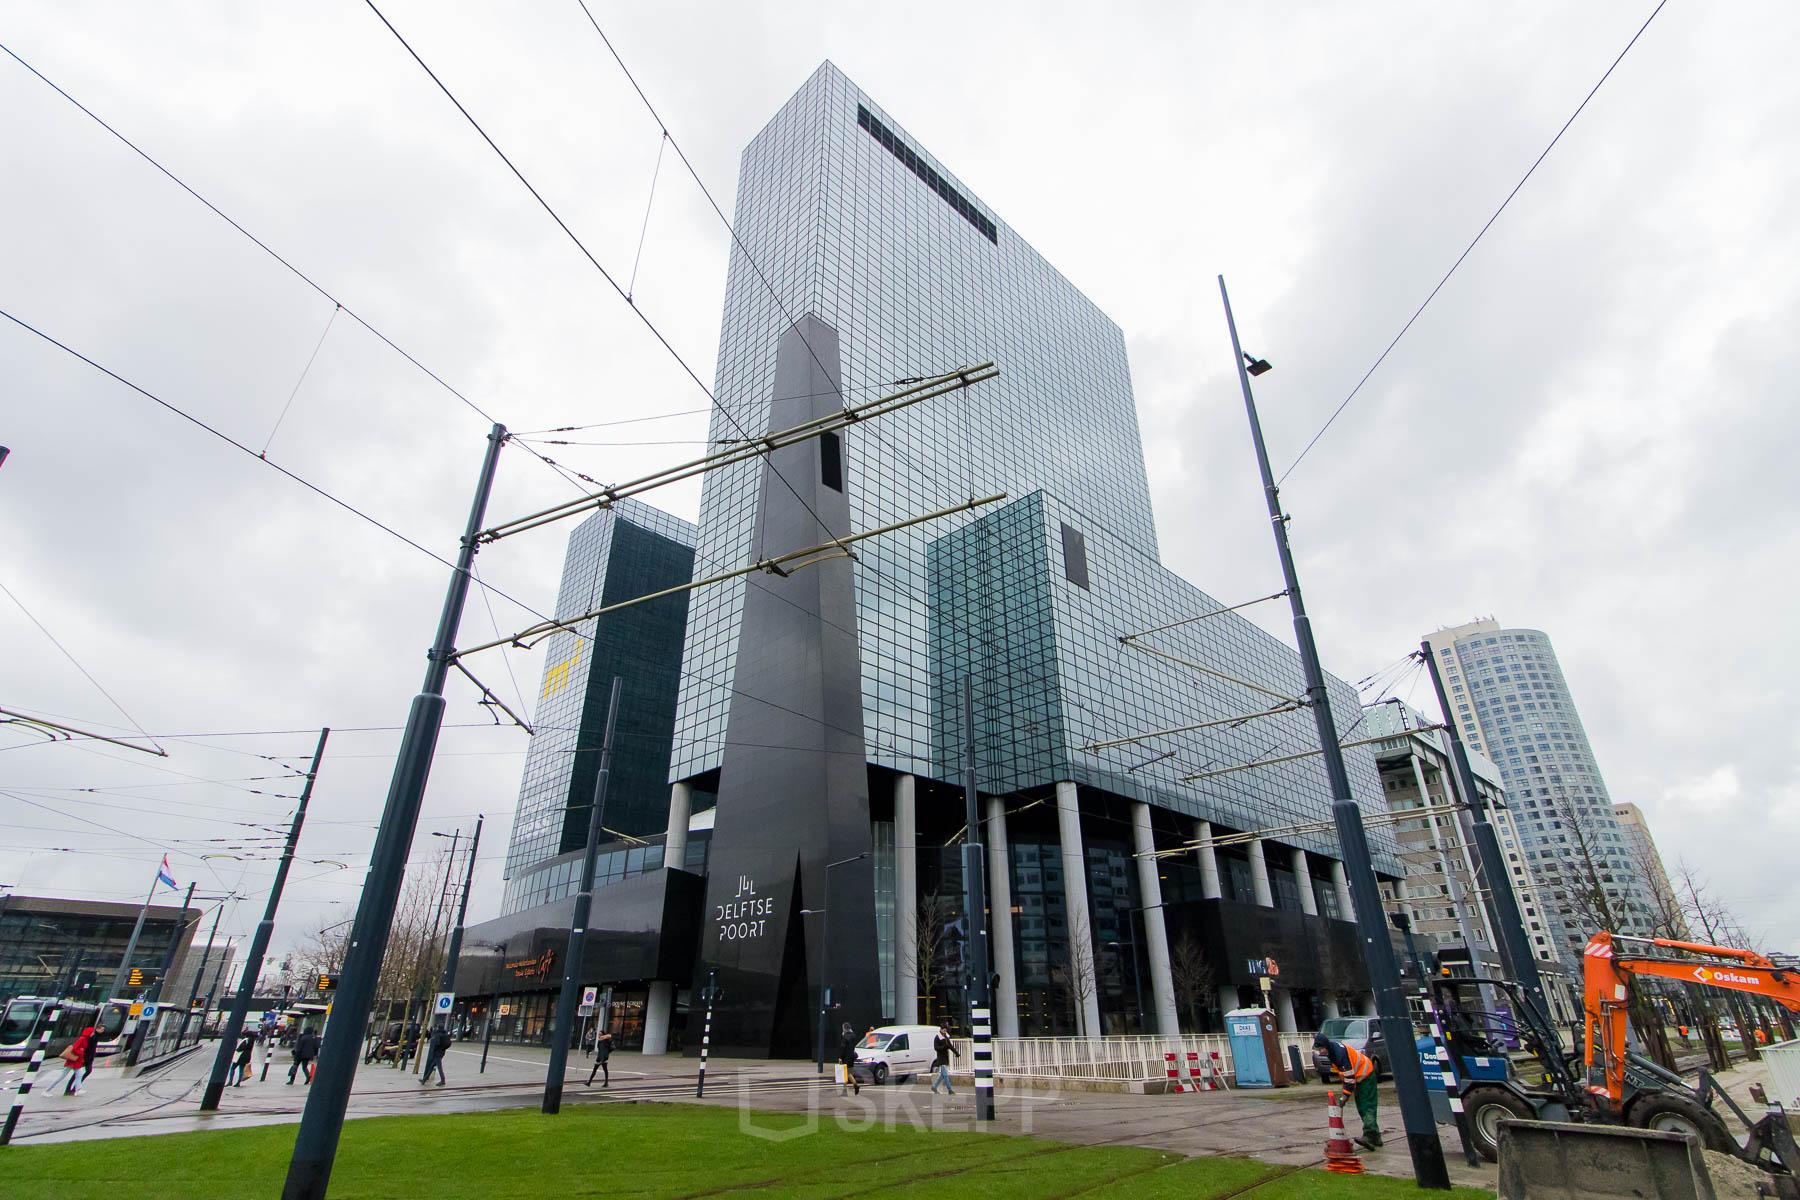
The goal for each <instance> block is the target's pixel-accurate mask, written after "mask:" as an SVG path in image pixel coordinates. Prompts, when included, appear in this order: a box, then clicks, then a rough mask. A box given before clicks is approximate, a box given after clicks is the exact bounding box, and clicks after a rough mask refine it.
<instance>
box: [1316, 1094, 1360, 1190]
mask: <svg viewBox="0 0 1800 1200" xmlns="http://www.w3.org/2000/svg"><path fill="white" fill-rule="evenodd" d="M1340 1095H1341V1094H1340V1093H1339V1092H1337V1091H1331V1092H1327V1093H1326V1094H1325V1124H1326V1131H1325V1169H1326V1170H1327V1171H1335V1172H1337V1173H1338V1174H1339V1175H1361V1174H1362V1173H1363V1164H1362V1159H1361V1158H1360V1157H1358V1156H1357V1153H1356V1150H1355V1148H1354V1147H1353V1146H1351V1144H1350V1138H1349V1137H1348V1136H1347V1135H1346V1134H1345V1133H1344V1106H1343V1102H1342V1101H1341V1099H1340Z"/></svg>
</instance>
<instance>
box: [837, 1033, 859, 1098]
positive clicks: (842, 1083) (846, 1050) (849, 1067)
mask: <svg viewBox="0 0 1800 1200" xmlns="http://www.w3.org/2000/svg"><path fill="white" fill-rule="evenodd" d="M857 1040H858V1039H857V1036H856V1030H855V1029H854V1028H852V1027H851V1025H850V1023H849V1022H848V1021H846V1022H844V1027H843V1028H842V1029H840V1030H838V1060H837V1077H838V1080H837V1085H838V1095H840V1096H842V1095H845V1094H846V1093H845V1091H844V1088H845V1087H849V1088H851V1089H853V1090H854V1091H855V1093H856V1094H857V1095H858V1096H860V1095H862V1083H861V1081H860V1080H858V1079H857V1078H856V1043H857Z"/></svg>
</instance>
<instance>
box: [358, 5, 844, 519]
mask: <svg viewBox="0 0 1800 1200" xmlns="http://www.w3.org/2000/svg"><path fill="white" fill-rule="evenodd" d="M363 3H364V4H366V5H367V6H368V8H369V11H370V12H372V13H374V14H375V16H376V17H377V18H378V19H379V20H380V21H381V23H382V24H383V25H385V26H386V27H387V30H388V32H389V33H391V34H393V35H394V38H395V40H396V41H398V42H399V43H400V45H401V46H402V47H403V48H404V49H405V50H406V52H407V54H409V55H411V56H412V60H413V61H414V62H416V63H418V64H419V68H420V69H421V70H423V71H424V72H425V74H426V75H427V76H429V77H430V79H431V82H433V83H435V84H436V85H437V87H438V90H439V91H441V92H443V93H444V96H445V98H446V99H448V100H449V101H450V103H451V104H453V105H454V106H455V107H456V111H457V112H459V113H461V114H462V116H463V119H464V120H466V121H468V123H469V125H470V127H472V128H473V129H474V130H475V132H476V133H478V134H480V135H481V140H482V141H484V142H486V143H487V144H488V148H489V149H491V150H492V151H493V152H494V153H495V154H496V155H498V156H499V158H500V161H501V162H503V163H505V164H506V168H507V170H509V171H511V172H512V173H513V175H514V177H515V178H517V179H518V181H519V182H520V183H522V184H524V185H525V190H526V191H528V192H530V193H531V197H532V199H534V200H536V201H537V202H538V206H539V207H540V208H542V209H543V210H544V211H545V212H546V213H548V214H549V215H550V219H551V220H552V221H555V222H556V225H557V228H559V229H561V230H562V231H563V233H564V234H566V235H567V236H568V239H569V241H571V242H572V243H574V245H575V248H576V249H577V250H579V251H580V252H581V255H582V257H583V258H585V259H587V261H588V263H589V265H590V266H592V267H593V268H594V270H596V271H598V272H599V273H600V277H601V278H602V279H604V280H605V281H606V283H607V286H608V287H610V288H612V290H613V291H614V292H616V293H618V296H619V298H620V299H621V300H623V301H625V306H626V307H627V308H629V309H630V310H631V311H632V312H633V313H634V314H635V315H636V316H637V318H638V320H639V321H640V322H642V324H643V326H644V328H645V329H648V330H649V331H650V334H651V336H652V337H654V338H655V339H656V340H657V342H658V343H660V344H661V346H662V348H663V349H664V350H667V351H668V352H669V356H670V357H671V358H673V359H674V360H675V362H676V365H678V366H679V367H680V368H681V370H682V372H683V373H684V374H686V375H687V377H688V378H689V379H691V380H693V381H694V385H695V386H696V387H698V388H699V389H700V391H701V392H702V393H703V394H704V395H705V396H706V398H707V399H708V400H710V401H711V402H712V404H713V407H714V408H716V409H717V410H718V411H719V412H720V413H721V414H722V415H723V416H724V417H725V419H726V420H728V421H730V422H731V424H732V427H733V428H735V429H736V430H737V431H738V433H739V434H740V435H742V436H743V437H744V438H745V439H747V440H753V439H750V434H749V432H748V431H747V430H746V429H745V428H744V426H743V424H742V422H740V421H739V420H738V419H737V417H736V416H735V415H734V414H733V413H732V411H731V409H730V407H729V406H727V405H726V404H725V403H724V402H722V401H721V400H720V399H719V397H718V396H717V395H716V394H715V393H714V392H713V390H712V388H710V387H709V386H707V384H706V381H705V380H703V379H701V378H700V376H699V374H698V372H696V371H695V370H694V368H693V367H691V366H690V365H688V361H687V359H685V358H683V357H682V356H681V352H680V351H678V350H676V349H675V345H674V343H672V342H670V341H669V339H668V338H667V337H666V336H665V335H664V334H663V332H662V330H661V329H659V328H657V325H656V322H654V321H652V320H651V319H650V317H649V315H648V314H647V313H645V312H644V310H643V309H642V308H640V307H638V305H637V304H636V303H635V302H634V301H633V300H632V299H631V295H630V293H629V292H627V291H626V290H625V289H624V288H622V287H620V286H619V281H618V280H617V279H615V278H614V277H613V275H612V272H610V271H608V270H607V269H606V268H605V267H604V266H602V265H601V263H600V260H599V259H598V258H596V257H594V253H593V251H591V250H589V249H588V248H587V243H585V242H583V241H582V240H581V238H580V237H578V236H577V235H576V233H575V231H574V230H573V229H571V228H569V225H568V222H566V221H564V220H563V219H562V217H561V216H560V215H559V214H558V213H557V211H556V209H554V208H552V207H551V205H550V202H549V201H548V200H545V199H544V197H543V194H542V193H540V192H539V191H538V190H537V188H536V187H535V186H533V185H532V182H531V180H529V179H527V178H526V177H525V173H524V172H523V171H521V170H519V168H518V167H517V166H515V165H514V164H513V161H512V159H510V158H508V157H507V155H506V152H505V151H504V150H502V149H500V146H499V143H497V142H495V141H494V139H493V138H491V137H489V136H488V132H487V130H486V129H483V128H482V126H481V123H480V122H479V121H477V120H476V119H475V117H474V115H473V114H472V113H470V112H469V110H468V109H467V108H465V107H463V103H462V101H461V100H458V99H457V98H456V93H454V92H452V91H451V90H450V89H449V87H448V86H446V85H445V83H444V81H443V80H442V79H439V78H438V75H437V72H435V71H433V70H432V69H431V67H430V66H429V65H428V64H427V63H426V62H425V60H424V59H423V58H422V57H420V55H419V52H418V51H417V50H414V49H413V48H412V44H411V43H410V42H408V41H407V40H406V38H405V37H403V36H401V33H400V31H399V30H398V29H396V28H394V24H393V22H392V21H389V20H388V19H387V17H386V16H385V15H384V14H383V13H382V11H381V9H379V8H377V7H376V6H375V2H374V0H363ZM671 142H672V139H671ZM677 153H679V150H677ZM815 361H816V360H815ZM763 460H764V461H765V462H768V463H769V470H770V471H771V472H772V473H773V474H774V475H775V477H776V478H777V479H780V480H781V482H782V483H783V485H785V486H786V487H787V489H788V490H789V491H790V492H792V493H793V494H794V498H795V499H796V500H798V501H799V502H800V505H801V507H803V508H804V509H806V511H807V512H808V513H809V514H810V515H811V516H812V519H813V521H814V522H815V523H816V524H817V525H818V527H819V529H820V530H821V531H822V532H824V534H825V535H826V536H827V537H828V538H829V537H830V536H831V530H830V528H829V527H828V526H827V525H826V524H825V521H824V518H822V517H820V516H819V514H818V511H817V510H816V509H814V508H813V506H812V505H811V504H810V503H808V502H807V500H806V498H805V497H804V496H802V495H801V494H800V492H799V490H798V489H796V488H795V487H794V485H793V484H792V483H790V482H788V479H787V477H786V476H785V475H783V474H782V473H781V472H780V471H777V470H775V469H774V464H773V463H772V462H771V461H770V459H769V457H768V454H767V452H766V451H765V452H764V453H763Z"/></svg>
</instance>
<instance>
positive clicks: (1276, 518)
mask: <svg viewBox="0 0 1800 1200" xmlns="http://www.w3.org/2000/svg"><path fill="white" fill-rule="evenodd" d="M1219 298H1220V300H1222V301H1223V302H1224V305H1225V324H1226V327H1227V329H1228V330H1229V331H1230V333H1231V357H1232V361H1233V362H1234V363H1235V364H1236V365H1237V373H1238V384H1239V386H1240V387H1241V388H1242V389H1243V393H1244V411H1245V413H1246V415H1247V416H1248V417H1249V419H1250V438H1251V441H1252V442H1254V443H1255V446H1256V465H1257V469H1258V470H1259V471H1260V472H1261V474H1262V485H1263V497H1264V499H1265V500H1266V501H1267V502H1268V507H1269V526H1270V531H1271V532H1272V533H1273V534H1274V535H1275V551H1276V554H1277V555H1278V556H1279V558H1280V559H1281V576H1282V583H1283V585H1284V587H1285V588H1286V591H1287V598H1288V606H1289V607H1290V608H1291V609H1292V610H1293V614H1294V641H1295V642H1296V644H1297V646H1298V649H1299V651H1300V666H1301V669H1302V671H1303V672H1304V674H1305V677H1306V704H1307V707H1308V708H1310V709H1312V714H1313V722H1314V724H1315V726H1316V727H1317V729H1318V735H1319V750H1320V753H1321V754H1322V756H1323V758H1324V762H1325V775H1326V778H1327V779H1328V780H1329V781H1330V784H1331V815H1332V820H1333V823H1334V824H1335V825H1336V826H1337V836H1338V847H1339V850H1340V852H1341V853H1342V854H1343V856H1344V858H1343V862H1344V872H1345V874H1346V876H1347V877H1348V881H1349V884H1350V899H1351V903H1352V904H1353V905H1354V906H1355V908H1356V916H1357V927H1358V931H1359V933H1360V934H1361V936H1362V942H1363V961H1364V962H1365V963H1367V964H1368V969H1369V983H1370V985H1371V986H1372V987H1373V988H1374V990H1375V1011H1376V1012H1377V1013H1378V1014H1379V1015H1380V1018H1381V1028H1382V1032H1383V1034H1384V1035H1385V1036H1386V1038H1387V1044H1388V1045H1389V1046H1392V1047H1395V1048H1396V1049H1399V1048H1403V1047H1406V1046H1410V1045H1412V1042H1413V1034H1412V1022H1411V1020H1409V1019H1408V1017H1407V1011H1406V1000H1405V998H1404V997H1403V996H1402V995H1401V991H1400V965H1399V963H1398V962H1397V961H1396V960H1395V958H1394V944H1393V942H1392V941H1390V940H1389V939H1388V932H1387V927H1386V925H1385V923H1384V922H1383V920H1382V908H1381V892H1380V889H1379V887H1378V886H1377V885H1376V882H1375V867H1374V863H1373V862H1372V861H1371V860H1370V858H1369V841H1368V835H1367V833H1366V831H1365V830H1364V829H1363V820H1362V810H1361V809H1360V808H1358V807H1357V805H1356V800H1355V798H1354V797H1353V796H1352V795H1351V793H1350V774H1349V771H1348V770H1347V769H1346V768H1345V766H1344V752H1343V749H1342V747H1340V746H1339V744H1338V738H1339V734H1338V729H1337V722H1336V721H1335V720H1334V719H1333V717H1332V715H1331V694H1330V693H1329V692H1328V691H1327V690H1326V687H1325V672H1324V669H1323V668H1322V667H1321V666H1320V665H1319V648H1318V645H1317V644H1316V643H1315V642H1314V641H1313V632H1312V621H1311V619H1310V618H1309V617H1308V616H1307V615H1306V603H1305V601H1304V600H1302V599H1301V595H1300V575H1299V572H1298V571H1297V570H1296V569H1295V566H1294V554H1293V550H1292V549H1291V548H1290V547H1289V545H1288V531H1287V521H1288V519H1287V514H1286V513H1284V512H1282V511H1281V492H1280V489H1279V487H1278V486H1277V484H1276V482H1275V473H1274V471H1273V470H1271V469H1270V467H1269V451H1268V448H1267V447H1266V446H1264V445H1263V435H1262V422H1261V421H1260V420H1259V419H1258V418H1257V415H1256V399H1255V397H1254V396H1252V395H1251V392H1250V375H1251V373H1255V374H1257V375H1261V374H1263V373H1264V372H1265V371H1267V370H1269V363H1268V360H1266V359H1261V358H1252V357H1251V356H1250V355H1248V354H1245V353H1244V348H1243V346H1242V345H1240V344H1239V342H1238V332H1237V321H1236V319H1235V318H1234V317H1233V316H1232V314H1231V296H1230V294H1229V293H1227V292H1226V290H1225V277H1224V276H1223V275H1221V276H1219ZM1392 1059H1393V1063H1392V1065H1393V1072H1394V1086H1395V1089H1396V1090H1397V1091H1398V1092H1399V1093H1400V1115H1401V1118H1402V1120H1403V1122H1404V1124H1405V1127H1406V1142H1407V1149H1408V1150H1409V1151H1410V1153H1411V1155H1412V1165H1413V1177H1414V1179H1415V1180H1416V1181H1417V1182H1418V1184H1419V1186H1420V1187H1425V1188H1433V1189H1439V1190H1445V1191H1448V1190H1449V1187H1450V1172H1449V1169H1448V1168H1447V1167H1446V1166H1445V1164H1444V1147H1443V1144H1442V1143H1441V1142H1439V1141H1438V1134H1437V1124H1436V1121H1435V1119H1434V1118H1433V1116H1432V1113H1431V1097H1430V1096H1429V1095H1428V1094H1427V1092H1426V1091H1425V1074H1424V1071H1423V1070H1422V1069H1421V1068H1420V1066H1419V1056H1418V1055H1416V1054H1404V1053H1396V1054H1394V1055H1392Z"/></svg>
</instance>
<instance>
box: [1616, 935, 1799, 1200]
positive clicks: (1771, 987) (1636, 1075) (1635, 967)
mask: <svg viewBox="0 0 1800 1200" xmlns="http://www.w3.org/2000/svg"><path fill="white" fill-rule="evenodd" d="M1634 978H1650V979H1667V980H1671V981H1673V982H1676V983H1687V984H1699V985H1701V986H1703V987H1716V988H1724V989H1726V990H1728V991H1735V992H1745V993H1748V994H1750V995H1754V996H1767V997H1769V998H1770V999H1772V1000H1774V1001H1776V1002H1777V1003H1779V1004H1781V1005H1782V1006H1783V1007H1785V1008H1787V1009H1788V1010H1789V1011H1791V1012H1796V1013H1800V965H1796V964H1793V963H1789V964H1785V965H1784V964H1781V963H1777V962H1774V961H1773V960H1771V959H1769V958H1766V957H1764V956H1763V955H1761V954H1758V953H1756V952H1755V951H1754V950H1739V949H1736V948H1734V947H1730V946H1710V945H1707V944H1705V943H1703V942H1684V941H1678V940H1676V939H1673V938H1640V937H1629V936H1626V935H1623V934H1616V933H1608V932H1604V931H1603V932H1600V933H1596V934H1595V935H1594V936H1593V937H1591V938H1589V939H1588V944H1587V949H1586V950H1585V951H1584V952H1583V958H1582V985H1583V986H1582V993H1583V1008H1584V1009H1585V1012H1586V1017H1587V1023H1586V1038H1585V1045H1584V1047H1583V1051H1582V1059H1583V1063H1584V1064H1585V1066H1586V1069H1587V1080H1586V1092H1587V1094H1586V1096H1585V1097H1584V1100H1585V1105H1584V1106H1585V1107H1587V1108H1588V1109H1589V1110H1590V1113H1591V1117H1590V1119H1597V1120H1601V1121H1617V1122H1623V1123H1627V1124H1631V1125H1635V1126H1637V1127H1639V1128H1640V1129H1657V1130H1665V1131H1669V1132H1675V1133H1686V1134H1691V1135H1693V1136H1694V1137H1696V1138H1697V1139H1698V1140H1699V1141H1700V1142H1701V1144H1702V1145H1704V1146H1706V1147H1707V1148H1708V1149H1712V1150H1719V1151H1723V1152H1725V1153H1728V1154H1735V1155H1737V1156H1738V1157H1739V1158H1742V1159H1744V1160H1745V1161H1747V1162H1751V1163H1754V1164H1756V1165H1758V1166H1761V1167H1763V1168H1765V1169H1767V1170H1770V1171H1773V1172H1777V1173H1779V1174H1782V1175H1786V1176H1789V1178H1787V1179H1784V1180H1783V1181H1782V1182H1783V1183H1784V1184H1785V1185H1786V1187H1785V1188H1784V1189H1783V1190H1782V1191H1781V1192H1780V1194H1784V1195H1786V1194H1793V1193H1794V1192H1795V1191H1796V1190H1797V1189H1795V1188H1794V1185H1793V1180H1792V1178H1791V1176H1792V1174H1793V1173H1794V1172H1795V1171H1796V1170H1800V1148H1797V1147H1796V1145H1795V1142H1794V1138H1793V1135H1792V1134H1791V1133H1790V1132H1789V1127H1788V1123H1787V1118H1786V1114H1785V1113H1783V1112H1782V1111H1781V1107H1780V1105H1778V1104H1777V1105H1770V1106H1769V1111H1768V1113H1767V1114H1766V1115H1765V1116H1764V1117H1763V1118H1762V1119H1761V1120H1758V1121H1754V1122H1753V1121H1751V1120H1750V1118H1749V1117H1748V1116H1747V1115H1745V1113H1744V1111H1743V1109H1742V1108H1740V1107H1739V1106H1738V1105H1737V1103H1736V1102H1735V1101H1734V1100H1732V1098H1731V1097H1730V1096H1729V1095H1728V1094H1727V1093H1726V1092H1725V1091H1724V1090H1723V1089H1721V1088H1719V1087H1718V1085H1717V1084H1716V1083H1714V1081H1713V1079H1712V1077H1711V1075H1709V1074H1708V1073H1707V1072H1705V1071H1701V1072H1700V1083H1699V1086H1698V1087H1690V1086H1688V1085H1687V1084H1686V1082H1685V1081H1684V1080H1682V1079H1681V1078H1680V1077H1679V1076H1676V1075H1674V1074H1673V1073H1671V1072H1668V1071H1664V1070H1663V1069H1662V1068H1660V1067H1658V1066H1657V1065H1656V1064H1655V1063H1653V1062H1651V1061H1649V1060H1648V1059H1646V1058H1643V1057H1642V1056H1640V1055H1638V1054H1635V1053H1633V1052H1631V1051H1630V1050H1629V1049H1628V1048H1627V1045H1626V1028H1627V1014H1628V1011H1629V1009H1630V1005H1631V982H1632V980H1633V979H1634ZM1745 1036H1749V1031H1748V1030H1746V1031H1745ZM1715 1097H1717V1098H1718V1099H1720V1100H1722V1101H1723V1102H1724V1103H1725V1104H1726V1105H1727V1106H1728V1107H1730V1108H1731V1109H1732V1111H1733V1112H1735V1113H1736V1114H1737V1117H1738V1119H1739V1120H1741V1121H1742V1122H1743V1123H1744V1124H1745V1125H1746V1126H1748V1127H1749V1131H1750V1132H1749V1138H1748V1141H1746V1142H1745V1143H1744V1144H1742V1145H1739V1144H1738V1141H1737V1139H1736V1138H1735V1137H1733V1136H1732V1134H1731V1132H1730V1129H1729V1127H1728V1126H1727V1125H1726V1123H1725V1121H1724V1120H1723V1119H1722V1118H1721V1117H1720V1116H1719V1115H1718V1114H1717V1113H1716V1112H1714V1111H1713V1107H1712V1101H1713V1099H1714V1098H1715Z"/></svg>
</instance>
